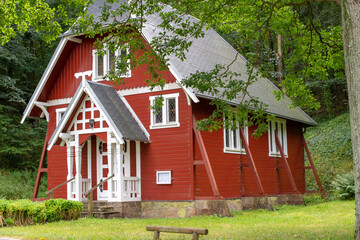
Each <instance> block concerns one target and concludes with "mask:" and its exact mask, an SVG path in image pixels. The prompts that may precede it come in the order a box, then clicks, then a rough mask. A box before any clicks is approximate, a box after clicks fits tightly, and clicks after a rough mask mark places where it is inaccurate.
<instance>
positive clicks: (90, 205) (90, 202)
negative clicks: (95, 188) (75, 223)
mask: <svg viewBox="0 0 360 240" xmlns="http://www.w3.org/2000/svg"><path fill="white" fill-rule="evenodd" d="M93 213H94V206H93V192H92V191H91V192H89V194H88V217H93Z"/></svg>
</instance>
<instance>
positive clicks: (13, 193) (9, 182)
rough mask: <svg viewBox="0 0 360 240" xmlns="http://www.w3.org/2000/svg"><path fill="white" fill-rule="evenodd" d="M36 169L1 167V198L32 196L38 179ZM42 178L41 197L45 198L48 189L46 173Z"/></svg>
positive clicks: (13, 198) (39, 195)
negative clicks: (4, 168) (5, 168)
mask: <svg viewBox="0 0 360 240" xmlns="http://www.w3.org/2000/svg"><path fill="white" fill-rule="evenodd" d="M36 174H37V172H35V171H30V170H23V171H19V170H14V171H8V170H1V169H0V198H6V199H12V200H15V199H26V198H28V199H29V198H31V197H32V195H33V190H34V186H35V180H36ZM44 176H45V177H42V178H41V183H40V188H39V194H38V197H39V198H45V197H46V195H45V192H46V191H47V190H46V188H47V187H46V181H47V180H46V175H44Z"/></svg>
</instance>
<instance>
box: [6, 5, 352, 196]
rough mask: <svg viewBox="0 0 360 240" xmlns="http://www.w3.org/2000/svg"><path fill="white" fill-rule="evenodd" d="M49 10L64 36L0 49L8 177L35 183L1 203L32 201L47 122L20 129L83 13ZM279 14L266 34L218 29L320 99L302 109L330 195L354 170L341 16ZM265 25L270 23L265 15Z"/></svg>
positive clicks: (274, 76) (281, 81)
mask: <svg viewBox="0 0 360 240" xmlns="http://www.w3.org/2000/svg"><path fill="white" fill-rule="evenodd" d="M47 3H48V4H49V6H50V7H51V8H53V9H56V11H54V15H55V19H56V20H57V22H58V23H59V24H60V26H59V27H58V28H53V29H52V30H53V31H49V29H47V31H41V29H40V31H39V29H36V28H34V27H31V26H29V27H28V28H27V29H26V30H25V31H23V30H22V29H16V28H15V34H14V35H13V37H12V38H11V39H10V40H9V41H8V42H7V43H5V44H4V45H0V136H1V137H0V169H1V170H0V171H1V177H3V178H4V179H10V176H15V178H18V179H21V177H19V176H28V177H27V178H26V179H28V182H27V183H26V185H29V186H28V188H29V190H28V191H18V192H19V195H17V194H16V192H17V191H14V188H16V186H14V187H13V188H12V189H10V188H9V187H7V189H8V190H4V189H2V188H1V187H2V186H3V187H4V186H5V185H8V184H0V197H6V198H19V197H21V198H24V197H31V195H29V194H30V193H31V190H32V188H33V186H34V183H35V175H36V170H37V167H38V164H39V158H40V155H41V149H42V146H43V141H44V137H45V131H46V121H45V120H35V119H28V120H26V121H25V123H24V124H20V120H21V116H22V112H23V110H24V109H25V107H26V104H27V102H28V101H29V99H30V97H31V95H32V93H33V91H34V89H35V87H36V85H37V83H38V81H39V79H40V78H41V76H42V74H43V72H44V70H45V68H46V66H47V64H48V62H49V61H50V58H51V56H52V54H53V52H54V50H55V47H56V46H57V44H58V41H59V39H58V38H52V37H50V36H55V35H58V34H60V33H61V31H62V32H64V31H65V30H67V28H69V26H70V24H71V23H72V22H71V19H74V18H75V17H76V16H77V15H78V13H79V12H80V9H81V8H80V6H71V5H70V6H67V9H65V10H66V13H67V14H64V9H63V8H62V6H64V5H63V1H61V0H49V1H47ZM201 11H202V10H201V9H194V10H193V12H190V13H191V14H193V15H194V16H197V15H201V14H202V12H201ZM276 13H277V15H278V16H277V18H275V19H276V21H277V22H276V23H271V22H268V26H266V27H263V26H260V27H259V28H253V27H250V26H251V24H253V23H252V21H253V19H251V18H248V19H246V18H243V19H242V21H245V22H246V21H248V24H249V28H248V30H244V31H243V32H240V33H239V32H234V31H228V30H227V29H226V28H224V27H223V26H221V25H220V26H217V25H213V26H212V27H213V28H214V29H215V30H217V31H218V32H219V33H220V34H221V35H222V36H223V37H224V38H225V39H226V40H227V41H228V42H229V43H230V44H231V45H232V46H233V47H234V48H236V49H237V50H238V51H239V52H240V53H241V54H242V55H243V56H244V57H245V58H246V59H248V60H249V62H250V63H251V64H253V66H255V67H256V68H257V69H258V70H260V71H261V73H262V74H263V75H264V76H265V77H267V78H268V79H270V80H271V81H272V82H273V83H274V84H275V85H277V86H278V87H279V88H280V89H286V91H288V92H291V91H292V89H295V88H299V86H300V87H301V86H303V84H304V85H305V86H306V89H304V92H306V94H307V93H308V92H309V91H310V92H311V93H312V95H313V97H314V98H315V99H317V103H314V102H313V101H310V102H308V104H303V105H304V106H303V110H305V111H306V112H307V113H308V114H309V115H310V116H311V117H313V118H314V119H315V120H316V121H317V122H318V123H319V127H317V128H310V129H308V132H307V133H306V137H307V140H308V142H309V144H310V150H311V152H312V154H313V157H314V160H315V164H316V167H317V169H318V171H319V175H320V178H321V180H322V183H323V184H324V187H325V189H326V190H328V191H330V192H331V191H332V190H333V189H332V185H331V183H332V181H333V180H334V179H335V178H336V177H339V176H343V174H346V173H350V172H351V171H352V167H353V162H352V150H351V136H350V123H349V114H348V95H347V87H346V78H345V65H344V53H343V45H342V35H341V9H340V6H338V5H335V4H332V3H327V2H323V3H309V6H306V7H302V6H296V7H295V6H293V7H289V8H287V9H285V10H282V11H279V12H276ZM263 18H264V19H266V18H267V12H266V10H265V9H264V16H263ZM264 22H266V21H264ZM253 29H257V31H254V30H253ZM304 52H305V53H307V54H304ZM294 79H298V80H297V81H294ZM287 80H289V81H287ZM298 81H301V82H300V83H299V82H298ZM297 82H298V84H297ZM287 84H288V85H287ZM299 93H301V91H299ZM298 98H299V99H300V100H301V99H302V98H301V96H298ZM22 173H24V174H22ZM16 176H17V177H16ZM307 176H308V178H307V179H308V182H307V184H308V186H307V187H308V189H316V184H315V181H314V179H313V176H312V174H311V173H310V172H308V173H307ZM2 182H4V181H2ZM43 184H45V182H43ZM23 186H24V185H19V188H21V187H23ZM43 189H45V186H43ZM26 192H29V193H26ZM28 195H29V196H28Z"/></svg>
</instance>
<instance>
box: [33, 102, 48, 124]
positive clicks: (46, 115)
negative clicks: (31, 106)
mask: <svg viewBox="0 0 360 240" xmlns="http://www.w3.org/2000/svg"><path fill="white" fill-rule="evenodd" d="M35 106H37V107H38V108H40V109H41V111H42V112H43V113H44V114H45V117H46V121H47V122H49V112H48V111H47V109H46V107H45V105H44V104H42V103H41V102H38V101H35Z"/></svg>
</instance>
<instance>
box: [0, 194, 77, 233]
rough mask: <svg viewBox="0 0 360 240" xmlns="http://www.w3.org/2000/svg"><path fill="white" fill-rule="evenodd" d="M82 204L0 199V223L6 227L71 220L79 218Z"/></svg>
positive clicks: (60, 200)
mask: <svg viewBox="0 0 360 240" xmlns="http://www.w3.org/2000/svg"><path fill="white" fill-rule="evenodd" d="M82 208H83V204H82V203H81V202H75V201H69V200H64V199H51V200H47V201H44V202H32V201H30V200H28V199H23V200H16V201H10V200H5V199H0V223H1V225H3V223H2V220H4V222H5V224H6V225H8V226H11V225H23V224H34V223H44V222H54V221H60V220H73V219H77V218H79V216H80V212H81V211H82Z"/></svg>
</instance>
